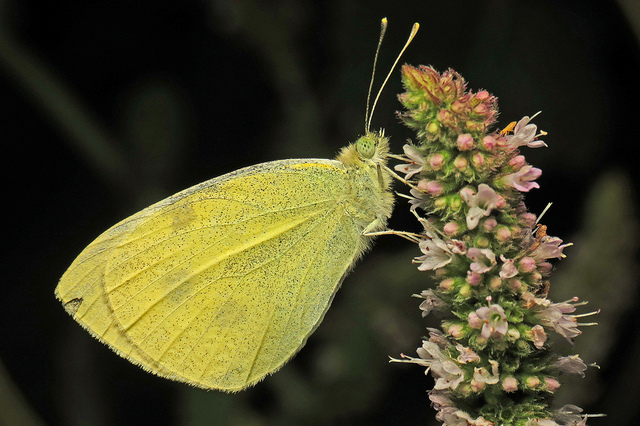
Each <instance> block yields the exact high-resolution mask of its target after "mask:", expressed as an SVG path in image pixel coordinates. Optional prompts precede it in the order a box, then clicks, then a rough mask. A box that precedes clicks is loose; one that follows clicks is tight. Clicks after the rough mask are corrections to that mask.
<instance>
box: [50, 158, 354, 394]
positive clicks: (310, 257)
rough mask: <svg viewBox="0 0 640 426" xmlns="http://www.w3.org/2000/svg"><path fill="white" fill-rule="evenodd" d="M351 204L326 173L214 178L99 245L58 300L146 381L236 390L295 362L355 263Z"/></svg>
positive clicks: (291, 166)
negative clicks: (153, 376) (154, 378)
mask: <svg viewBox="0 0 640 426" xmlns="http://www.w3.org/2000/svg"><path fill="white" fill-rule="evenodd" d="M350 191H352V188H351V182H350V181H349V178H348V176H347V173H346V171H345V170H344V167H343V166H342V164H341V163H339V162H337V161H330V160H285V161H279V162H273V163H266V164H263V165H259V166H253V167H251V168H247V169H243V170H240V171H238V172H234V173H231V174H229V175H225V176H222V177H220V178H216V179H213V180H211V181H208V182H205V183H203V184H201V185H198V186H195V187H193V188H190V189H188V190H186V191H183V192H182V193H179V194H177V195H176V196H174V197H170V198H168V199H167V200H164V201H162V202H160V203H157V204H155V205H153V206H151V207H149V208H147V209H145V210H143V211H141V212H140V213H138V214H136V215H134V216H132V217H130V218H129V219H126V220H125V221H123V222H121V223H119V224H118V225H116V226H114V227H113V228H111V229H110V230H108V231H106V232H105V233H104V234H103V235H101V236H100V237H98V239H96V241H94V243H92V244H91V245H90V246H89V247H88V248H87V249H85V251H84V252H83V253H82V254H81V255H80V256H79V257H78V259H76V261H75V262H74V263H73V265H72V266H71V267H70V268H69V271H67V273H66V274H65V275H64V276H63V278H62V280H61V282H60V285H59V287H58V296H59V298H60V299H61V300H62V301H63V303H67V305H68V310H70V311H71V313H73V311H75V310H76V309H77V312H76V315H75V317H76V319H77V320H78V321H79V322H80V323H82V324H83V325H84V326H85V327H88V328H89V329H91V330H92V332H93V333H94V334H95V335H97V337H99V338H100V339H101V340H103V341H104V342H106V343H107V344H109V345H110V346H111V347H112V348H113V349H114V350H116V351H117V352H118V353H120V354H121V355H123V356H125V357H128V358H130V359H132V361H134V362H136V363H139V364H141V365H143V366H144V367H146V368H147V369H150V370H151V371H153V372H155V373H157V374H160V375H162V376H165V377H169V378H173V379H176V380H182V381H186V382H189V383H192V384H195V385H198V386H202V387H206V388H218V389H226V390H239V389H242V388H244V387H246V386H248V385H250V384H252V383H255V382H257V381H259V380H260V379H261V378H263V377H264V376H265V375H266V374H268V373H270V372H273V371H275V370H277V369H278V368H279V367H280V366H281V365H282V364H283V363H284V362H286V361H287V360H288V359H289V358H290V357H291V356H293V355H294V354H295V353H296V352H297V351H298V350H299V348H300V347H301V346H302V345H303V344H304V342H305V341H306V339H307V337H308V336H309V334H310V333H311V332H312V331H313V330H314V329H315V327H316V326H317V324H318V323H319V321H320V320H321V319H322V317H323V315H324V312H325V311H326V309H327V308H328V305H329V303H330V301H331V299H332V297H333V294H334V293H335V291H336V290H337V288H338V286H339V284H340V282H341V280H342V278H343V276H344V274H345V273H346V271H347V270H348V269H349V267H350V265H351V264H352V263H353V261H354V258H355V257H356V256H357V255H358V254H359V251H360V250H361V248H360V247H359V246H360V244H361V239H362V236H361V235H360V233H361V231H362V229H360V228H359V227H358V226H356V224H355V223H354V221H353V219H352V217H351V216H350V215H349V214H348V213H347V211H348V208H347V207H349V206H347V205H346V204H348V202H347V201H346V200H348V199H349V197H350V195H351V192H350ZM274 193H275V195H274ZM72 301H73V302H72ZM70 302H72V303H70ZM78 305H79V306H78Z"/></svg>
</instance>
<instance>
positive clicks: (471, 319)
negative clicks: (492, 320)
mask: <svg viewBox="0 0 640 426" xmlns="http://www.w3.org/2000/svg"><path fill="white" fill-rule="evenodd" d="M467 323H468V324H469V327H471V328H480V327H482V326H483V325H484V321H482V320H481V319H480V317H478V314H476V313H475V312H469V315H467Z"/></svg>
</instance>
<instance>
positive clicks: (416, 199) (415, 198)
mask: <svg viewBox="0 0 640 426" xmlns="http://www.w3.org/2000/svg"><path fill="white" fill-rule="evenodd" d="M409 193H411V195H412V196H411V197H407V198H409V204H411V207H409V210H415V209H417V208H418V207H420V206H421V205H422V203H424V202H425V200H426V199H427V198H428V197H429V196H428V195H427V194H425V193H424V192H420V191H418V190H417V189H414V188H411V190H410V191H409Z"/></svg>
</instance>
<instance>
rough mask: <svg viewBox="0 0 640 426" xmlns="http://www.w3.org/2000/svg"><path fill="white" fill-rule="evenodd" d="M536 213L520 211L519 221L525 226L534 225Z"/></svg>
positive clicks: (530, 226)
mask: <svg viewBox="0 0 640 426" xmlns="http://www.w3.org/2000/svg"><path fill="white" fill-rule="evenodd" d="M536 219H537V217H536V215H535V214H533V213H529V212H526V213H522V214H521V215H520V223H522V226H524V227H526V228H533V227H534V226H536Z"/></svg>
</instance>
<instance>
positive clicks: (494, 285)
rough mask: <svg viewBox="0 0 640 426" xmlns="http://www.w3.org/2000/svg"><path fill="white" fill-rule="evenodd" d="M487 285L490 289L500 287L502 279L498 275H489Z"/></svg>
mask: <svg viewBox="0 0 640 426" xmlns="http://www.w3.org/2000/svg"><path fill="white" fill-rule="evenodd" d="M489 287H491V289H492V290H497V289H499V288H500V287H502V280H501V279H500V278H499V277H496V276H494V277H491V280H490V281H489Z"/></svg>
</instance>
